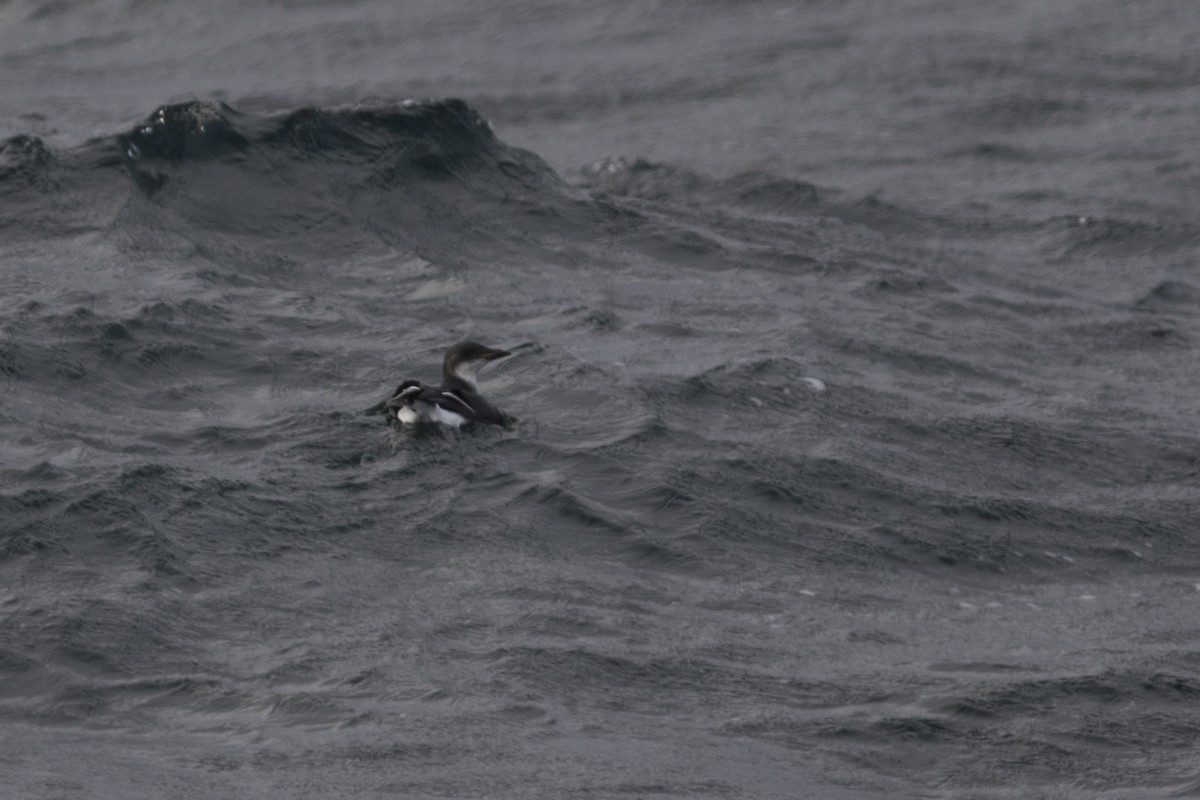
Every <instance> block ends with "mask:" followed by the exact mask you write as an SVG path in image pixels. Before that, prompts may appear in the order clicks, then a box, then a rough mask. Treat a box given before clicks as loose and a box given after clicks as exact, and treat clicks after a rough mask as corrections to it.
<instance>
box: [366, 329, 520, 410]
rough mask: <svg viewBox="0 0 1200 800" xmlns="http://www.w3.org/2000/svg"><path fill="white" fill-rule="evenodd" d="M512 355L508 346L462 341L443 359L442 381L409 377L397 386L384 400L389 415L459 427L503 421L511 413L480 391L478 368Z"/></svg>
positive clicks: (450, 349)
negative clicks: (431, 382) (431, 383)
mask: <svg viewBox="0 0 1200 800" xmlns="http://www.w3.org/2000/svg"><path fill="white" fill-rule="evenodd" d="M508 355H512V354H511V353H509V352H508V351H507V350H497V349H495V348H492V347H486V346H484V345H482V344H479V343H478V342H459V343H458V344H456V345H454V346H453V347H451V348H449V349H448V350H447V351H446V357H445V358H444V359H442V385H441V386H438V387H434V386H426V385H425V384H423V383H421V382H420V381H414V380H407V381H404V382H403V383H401V384H400V385H399V386H397V387H396V391H395V392H393V393H392V396H391V398H390V399H389V400H388V401H387V403H386V404H385V408H386V411H387V415H388V419H390V420H392V421H394V422H399V423H401V424H404V425H415V424H417V423H423V422H424V423H434V424H441V425H448V426H450V427H452V428H460V427H462V426H463V425H466V424H468V423H471V422H479V423H482V424H485V425H504V424H506V423H507V422H508V421H509V418H508V416H506V415H505V414H504V412H502V411H500V409H498V408H496V407H495V406H494V405H492V404H491V403H489V402H488V401H487V400H485V399H484V398H483V395H481V394H479V386H478V384H477V382H476V381H477V376H478V374H479V370H480V369H482V368H483V367H484V366H486V365H487V364H490V363H491V362H493V361H495V360H496V359H498V358H504V357H505V356H508Z"/></svg>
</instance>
